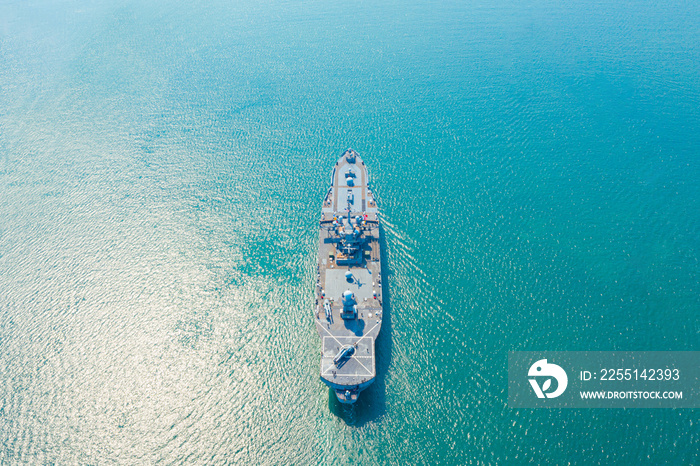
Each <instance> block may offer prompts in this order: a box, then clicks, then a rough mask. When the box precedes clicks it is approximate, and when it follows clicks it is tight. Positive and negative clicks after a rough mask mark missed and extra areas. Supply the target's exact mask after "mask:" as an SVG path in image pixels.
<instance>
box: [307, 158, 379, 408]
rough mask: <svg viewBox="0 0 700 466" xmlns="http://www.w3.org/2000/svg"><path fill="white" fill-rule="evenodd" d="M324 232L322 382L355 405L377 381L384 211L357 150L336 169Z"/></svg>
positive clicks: (319, 301)
mask: <svg viewBox="0 0 700 466" xmlns="http://www.w3.org/2000/svg"><path fill="white" fill-rule="evenodd" d="M319 230H320V233H319V248H318V274H317V282H316V313H315V321H316V330H317V331H318V334H319V336H320V337H321V380H322V381H323V382H324V383H325V384H327V385H328V386H329V387H331V388H332V389H333V390H334V391H335V394H336V396H337V397H338V400H339V401H340V402H341V403H354V402H355V401H357V399H358V397H359V394H360V392H361V391H362V390H363V389H365V388H366V387H368V386H369V385H370V384H371V383H372V382H373V381H374V379H375V377H376V376H377V365H376V359H375V344H374V343H375V340H376V338H377V336H378V335H379V331H380V330H381V328H382V265H381V254H380V245H379V210H378V208H377V204H376V202H375V200H374V195H373V194H372V191H371V189H370V187H369V176H368V173H367V168H366V167H365V164H364V162H363V161H362V159H361V158H360V156H359V155H358V154H357V153H356V152H355V151H354V150H352V149H348V150H347V151H345V152H344V153H343V155H342V156H341V157H340V159H339V160H338V162H336V164H335V167H334V168H333V173H332V175H331V186H330V188H329V189H328V192H327V193H326V197H325V199H324V201H323V207H322V210H321V221H320V227H319Z"/></svg>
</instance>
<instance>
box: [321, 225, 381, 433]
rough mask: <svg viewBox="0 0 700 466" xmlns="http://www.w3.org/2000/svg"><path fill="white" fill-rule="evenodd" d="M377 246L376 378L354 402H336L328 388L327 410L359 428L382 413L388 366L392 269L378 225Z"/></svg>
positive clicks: (333, 393)
mask: <svg viewBox="0 0 700 466" xmlns="http://www.w3.org/2000/svg"><path fill="white" fill-rule="evenodd" d="M379 231H380V235H379V245H380V249H381V261H382V265H383V267H382V272H383V273H382V281H383V283H382V294H383V297H384V300H383V301H382V316H383V317H382V319H383V320H382V329H381V331H380V332H379V336H378V337H377V340H376V341H375V342H374V345H375V347H374V350H375V354H376V364H377V377H376V378H375V379H374V382H373V383H372V385H370V386H369V387H367V388H366V389H365V390H363V391H362V392H361V393H360V398H359V399H358V400H357V402H355V403H354V404H343V403H341V402H340V401H338V398H337V397H336V396H335V392H334V391H333V389H332V388H330V387H329V389H328V410H329V411H330V412H331V413H333V414H334V415H335V416H337V417H339V418H340V419H342V420H343V421H344V422H345V423H346V424H347V425H350V426H353V427H362V426H364V425H365V424H367V423H370V422H376V421H379V420H380V419H381V418H382V417H383V416H384V414H386V376H387V373H388V371H389V366H390V365H391V351H392V346H393V343H392V334H391V292H390V291H389V286H388V285H389V281H390V280H391V277H392V276H393V270H392V269H391V267H390V266H389V263H388V260H387V245H386V238H385V236H384V228H383V227H382V225H381V224H380V225H379Z"/></svg>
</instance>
